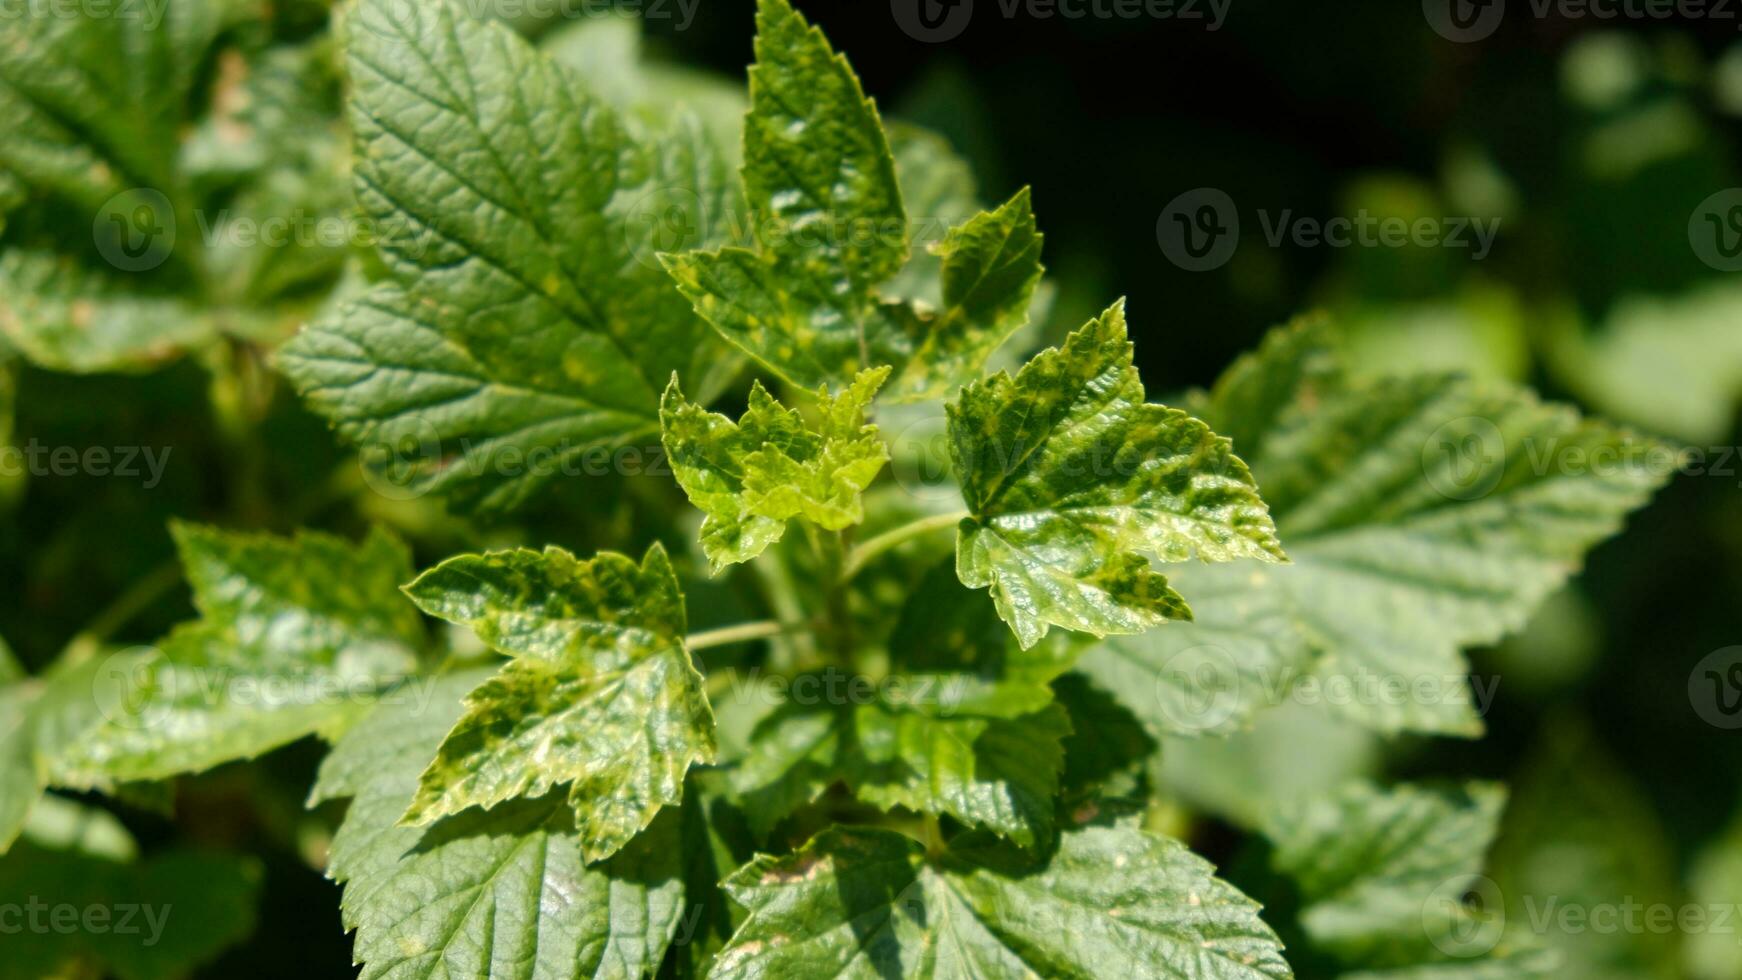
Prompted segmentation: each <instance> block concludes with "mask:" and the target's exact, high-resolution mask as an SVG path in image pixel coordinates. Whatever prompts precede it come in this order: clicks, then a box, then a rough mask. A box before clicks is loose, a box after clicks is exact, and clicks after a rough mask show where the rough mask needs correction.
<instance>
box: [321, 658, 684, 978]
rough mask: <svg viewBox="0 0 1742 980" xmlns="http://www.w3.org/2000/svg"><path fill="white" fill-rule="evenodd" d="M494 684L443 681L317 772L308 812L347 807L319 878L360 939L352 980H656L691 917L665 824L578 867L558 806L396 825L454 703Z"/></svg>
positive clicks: (678, 851) (518, 805)
mask: <svg viewBox="0 0 1742 980" xmlns="http://www.w3.org/2000/svg"><path fill="white" fill-rule="evenodd" d="M488 677H489V673H488V671H484V670H468V671H461V672H458V673H453V674H448V675H445V676H443V677H439V678H435V679H432V680H430V681H429V682H428V683H427V684H426V686H424V687H422V688H420V689H419V690H418V691H417V694H418V696H417V697H405V698H401V699H397V700H395V701H392V702H391V703H386V704H383V705H382V706H381V707H379V708H377V709H376V710H375V711H374V712H373V713H371V714H370V715H369V716H367V717H366V718H364V719H363V720H362V721H360V722H359V723H358V724H357V726H356V727H355V728H354V729H352V730H351V732H350V733H349V734H347V735H346V736H345V738H344V739H342V740H341V741H340V742H339V744H338V745H337V746H336V747H335V748H334V749H333V752H332V754H330V755H328V756H327V758H326V760H325V761H324V762H323V763H322V764H321V770H320V777H319V779H318V780H317V782H316V784H315V788H314V793H313V794H312V796H311V804H312V803H318V802H320V801H323V800H332V799H341V798H347V797H348V798H350V800H351V803H350V808H349V809H348V810H346V811H345V820H344V823H343V824H341V825H340V827H339V830H338V833H336V834H335V835H334V836H333V842H332V848H331V851H330V857H329V860H328V863H327V873H328V874H329V875H330V876H331V877H332V878H333V879H334V880H335V881H338V882H340V883H342V884H343V885H344V886H345V894H344V902H343V911H344V923H345V927H346V928H347V929H353V930H356V934H357V939H356V951H355V954H354V958H355V959H356V961H357V962H358V963H360V964H362V968H363V969H362V976H363V977H364V978H365V980H375V978H381V977H490V976H513V977H525V978H529V980H569V978H572V977H640V976H646V975H649V974H651V973H653V972H654V970H655V969H656V968H657V967H658V965H659V961H660V958H661V957H662V956H664V954H665V949H666V947H667V945H669V944H670V943H671V941H672V937H673V936H674V935H675V934H676V933H677V931H678V929H679V922H680V920H682V919H683V918H684V916H685V909H686V907H687V906H686V901H685V899H686V894H685V883H684V878H683V875H682V870H683V846H684V845H683V842H682V839H681V837H680V835H679V833H678V829H679V827H678V824H679V821H678V820H677V819H676V818H677V817H678V814H677V812H676V811H675V810H674V811H670V812H668V813H667V814H666V815H664V816H662V817H661V818H660V819H657V820H655V821H654V822H653V825H652V826H651V827H649V828H648V829H647V831H646V832H644V833H643V834H641V835H640V836H639V837H637V838H636V840H634V841H633V842H631V843H630V844H629V846H627V847H625V848H624V849H623V850H621V851H619V852H618V853H617V854H615V855H613V856H612V857H611V858H610V859H608V860H606V861H602V862H599V863H596V864H588V863H587V861H586V859H585V856H584V854H583V851H582V847H581V843H582V840H581V838H580V837H579V836H578V835H577V834H576V833H575V827H574V813H573V811H572V810H571V809H570V808H569V807H568V806H566V805H565V804H564V802H563V798H562V796H561V794H560V793H551V794H548V795H546V796H544V797H542V798H538V799H526V800H515V801H512V802H508V803H504V804H502V805H501V806H498V807H496V808H494V809H492V810H488V811H482V810H472V811H468V812H467V813H464V814H461V815H459V816H456V817H451V818H449V819H446V820H443V821H441V822H440V823H438V824H436V825H435V826H433V827H406V826H403V825H401V824H400V823H399V817H400V814H402V813H404V812H405V808H406V806H407V805H408V804H409V803H410V802H411V800H412V797H413V795H414V794H415V793H416V792H417V788H418V774H419V773H420V772H421V771H422V770H423V767H424V765H425V763H427V762H428V761H429V759H430V757H431V756H432V755H434V754H435V752H436V747H437V745H438V744H440V742H441V741H442V737H443V735H444V734H446V733H447V732H448V731H449V730H450V729H451V728H453V726H454V723H455V721H456V720H457V719H458V718H459V716H460V714H461V711H462V707H461V698H462V696H463V695H464V694H465V693H466V691H468V690H470V689H472V688H473V687H475V686H477V685H478V684H480V683H482V682H484V681H485V680H486V678H488ZM688 898H689V900H690V902H695V901H700V900H701V896H694V895H692V896H688ZM690 921H692V924H693V920H690Z"/></svg>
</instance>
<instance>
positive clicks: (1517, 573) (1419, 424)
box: [1083, 323, 1677, 736]
mask: <svg viewBox="0 0 1742 980" xmlns="http://www.w3.org/2000/svg"><path fill="white" fill-rule="evenodd" d="M1333 350H1334V348H1333V346H1332V344H1331V338H1330V335H1329V334H1328V333H1327V328H1325V327H1324V326H1323V325H1319V324H1310V323H1309V324H1303V325H1297V326H1295V327H1292V328H1289V329H1285V330H1282V331H1279V332H1277V333H1275V334H1273V335H1272V336H1271V337H1270V338H1269V339H1268V340H1267V341H1266V342H1265V344H1264V346H1263V347H1262V348H1261V349H1260V350H1259V351H1258V352H1257V353H1256V354H1254V355H1251V356H1249V357H1247V358H1244V359H1242V360H1241V361H1240V362H1238V363H1236V365H1235V366H1234V367H1233V368H1231V369H1230V370H1229V372H1228V373H1227V375H1226V376H1225V377H1224V379H1223V380H1222V381H1221V382H1220V383H1218V385H1217V386H1216V388H1215V390H1214V391H1213V392H1211V393H1210V394H1209V395H1208V396H1207V397H1206V398H1204V399H1203V401H1202V405H1201V406H1200V407H1199V412H1200V414H1201V415H1202V417H1203V418H1204V419H1205V420H1206V421H1207V422H1209V423H1210V424H1211V425H1212V426H1215V427H1216V429H1217V431H1221V432H1229V433H1235V434H1236V436H1235V438H1236V439H1238V440H1240V441H1238V442H1237V443H1236V446H1237V448H1239V449H1240V451H1241V453H1242V458H1244V459H1246V460H1247V461H1248V462H1249V463H1250V464H1251V467H1252V473H1253V475H1254V476H1256V477H1257V480H1258V483H1259V485H1260V486H1262V487H1263V488H1264V496H1265V499H1266V500H1267V501H1268V502H1269V504H1270V508H1271V513H1272V515H1274V517H1275V519H1276V523H1277V528H1278V530H1279V533H1280V534H1281V536H1282V538H1283V539H1284V540H1285V541H1287V542H1288V546H1289V555H1290V557H1291V558H1292V559H1293V564H1291V565H1288V566H1281V567H1261V566H1254V565H1250V564H1237V565H1226V566H1212V567H1207V568H1190V569H1182V570H1181V571H1180V572H1179V574H1178V575H1176V576H1175V580H1174V584H1175V586H1176V587H1178V588H1180V589H1181V590H1182V591H1184V592H1185V593H1186V594H1188V595H1190V596H1192V597H1193V609H1194V612H1195V614H1196V618H1197V622H1194V623H1191V624H1180V625H1178V626H1175V627H1170V628H1169V629H1167V630H1157V631H1155V632H1152V633H1149V634H1146V635H1144V636H1142V637H1140V638H1135V639H1130V640H1120V641H1118V642H1117V643H1116V644H1114V645H1112V646H1111V647H1110V648H1109V649H1107V650H1095V651H1092V652H1091V653H1090V654H1088V655H1086V656H1085V657H1084V660H1083V669H1084V670H1085V671H1087V672H1088V673H1090V674H1091V675H1093V676H1096V677H1099V678H1100V679H1102V681H1103V682H1104V683H1106V684H1107V685H1108V687H1109V689H1113V690H1118V691H1120V692H1121V693H1122V694H1128V695H1129V697H1128V700H1127V703H1128V704H1129V705H1130V706H1131V707H1132V709H1133V710H1135V711H1137V712H1138V714H1139V715H1140V716H1141V717H1143V718H1144V719H1145V721H1146V722H1148V723H1150V724H1151V725H1152V726H1154V727H1155V728H1156V729H1158V730H1160V731H1167V732H1178V733H1183V734H1200V733H1204V732H1210V731H1226V730H1228V729H1229V728H1231V727H1233V726H1235V725H1238V724H1240V723H1242V722H1244V721H1245V720H1246V719H1247V718H1249V717H1250V715H1251V713H1252V712H1253V711H1254V710H1256V709H1257V708H1258V707H1259V706H1260V705H1262V704H1264V703H1266V702H1267V700H1274V699H1278V698H1286V697H1289V696H1290V692H1291V691H1292V690H1293V689H1294V682H1293V680H1294V678H1295V677H1296V676H1298V675H1301V674H1305V673H1309V672H1311V673H1314V674H1316V675H1317V677H1316V679H1315V680H1314V681H1313V683H1317V684H1320V685H1322V687H1321V691H1324V692H1331V691H1333V690H1334V691H1335V692H1338V693H1337V694H1336V696H1335V697H1331V696H1329V695H1328V694H1324V695H1321V700H1322V701H1323V702H1324V703H1329V704H1332V705H1333V706H1334V709H1335V710H1337V711H1339V712H1340V713H1342V714H1344V715H1346V716H1348V717H1350V718H1351V719H1353V720H1356V721H1358V722H1360V723H1362V724H1364V725H1367V726H1370V727H1373V728H1376V729H1379V730H1381V731H1386V732H1393V731H1420V732H1433V733H1439V734H1447V735H1463V736H1470V735H1475V734H1479V733H1480V732H1481V729H1482V723H1481V719H1480V717H1479V715H1478V713H1477V711H1476V708H1475V698H1474V696H1473V694H1472V691H1471V689H1470V686H1469V684H1468V682H1467V679H1466V677H1465V675H1466V674H1467V672H1468V665H1467V664H1466V662H1465V660H1464V658H1463V656H1462V654H1461V652H1460V651H1461V650H1462V649H1463V648H1465V647H1470V646H1478V645H1486V644H1491V643H1495V642H1498V641H1499V640H1500V639H1501V638H1502V637H1504V636H1505V635H1506V634H1507V633H1509V632H1511V631H1513V630H1515V629H1517V628H1519V627H1520V626H1522V625H1523V624H1524V622H1525V620H1526V619H1527V618H1528V617H1529V616H1530V614H1531V613H1532V612H1533V611H1534V610H1535V609H1536V608H1537V606H1538V605H1539V604H1540V603H1541V602H1542V601H1543V600H1544V599H1545V598H1546V597H1547V596H1548V595H1549V594H1550V593H1552V592H1553V591H1555V590H1556V589H1558V588H1559V587H1560V586H1561V585H1562V584H1564V583H1565V582H1566V580H1567V579H1568V578H1569V577H1570V576H1571V575H1572V574H1573V573H1574V572H1576V571H1577V570H1578V568H1579V566H1580V564H1581V562H1582V559H1583V556H1584V554H1585V552H1586V551H1588V550H1589V549H1590V548H1591V547H1593V546H1594V545H1595V544H1596V543H1598V542H1599V541H1601V540H1603V539H1604V538H1606V537H1608V536H1610V535H1612V534H1614V533H1615V532H1616V531H1617V530H1619V529H1620V526H1621V522H1622V519H1623V518H1624V517H1625V515H1626V514H1627V513H1628V512H1629V511H1631V510H1634V509H1636V508H1638V507H1639V506H1641V505H1643V504H1644V503H1645V502H1646V500H1647V499H1648V498H1649V497H1650V495H1651V493H1652V491H1653V490H1655V489H1656V488H1657V487H1659V486H1661V485H1662V483H1663V482H1664V481H1665V479H1666V478H1667V476H1668V473H1669V472H1670V470H1672V469H1673V468H1674V465H1675V463H1676V461H1677V456H1676V454H1675V453H1674V452H1673V451H1671V450H1669V449H1668V448H1667V447H1665V446H1662V445H1661V444H1659V443H1656V442H1654V441H1652V440H1649V439H1643V438H1640V437H1638V436H1636V435H1634V434H1632V433H1629V432H1627V431H1625V430H1621V429H1616V428H1613V427H1611V426H1608V425H1605V424H1603V423H1600V422H1595V421H1590V420H1585V419H1581V418H1580V417H1579V416H1578V414H1577V413H1576V412H1574V411H1572V410H1571V409H1569V408H1565V407H1560V406H1554V405H1549V404H1544V403H1542V402H1540V401H1538V400H1537V399H1536V398H1535V397H1534V396H1533V395H1531V394H1530V393H1529V392H1527V391H1524V390H1522V389H1519V388H1514V387H1511V386H1508V385H1504V384H1500V383H1493V382H1478V381H1471V380H1467V379H1462V378H1458V377H1452V376H1440V375H1417V376H1413V377H1399V378H1385V379H1379V380H1375V381H1353V380H1350V379H1348V378H1346V377H1345V376H1344V375H1343V373H1342V372H1341V370H1340V367H1339V365H1338V363H1337V361H1336V360H1335V358H1334V354H1333ZM1569 461H1570V462H1569ZM1188 651H1196V653H1191V654H1190V656H1189V658H1188V659H1195V660H1198V661H1204V660H1208V661H1212V662H1214V663H1215V664H1218V665H1220V666H1215V667H1213V668H1212V669H1211V670H1209V671H1208V673H1207V674H1206V675H1205V676H1206V677H1207V680H1204V681H1201V682H1193V681H1192V680H1191V679H1190V678H1186V679H1185V682H1184V683H1183V684H1175V683H1174V682H1173V681H1169V680H1167V678H1168V677H1169V676H1173V675H1174V673H1175V672H1174V671H1173V669H1172V667H1170V665H1171V664H1173V663H1174V662H1175V660H1176V658H1178V657H1179V656H1181V654H1182V653H1185V652H1188ZM1315 657H1318V658H1320V660H1319V663H1317V664H1316V665H1315V664H1314V662H1313V661H1314V658H1315ZM1157 685H1163V686H1171V687H1174V688H1176V690H1175V691H1174V692H1173V693H1171V694H1170V693H1165V692H1164V693H1161V694H1157V695H1154V696H1152V692H1155V691H1157ZM1421 692H1425V693H1421ZM1180 698H1188V699H1192V700H1195V701H1196V702H1198V703H1200V704H1202V703H1217V704H1221V705H1222V706H1223V708H1224V709H1225V710H1218V711H1217V712H1215V713H1214V714H1213V715H1212V716H1209V717H1208V719H1206V716H1204V715H1203V714H1201V713H1200V714H1198V715H1195V716H1193V717H1190V718H1188V719H1187V720H1186V722H1185V723H1183V724H1182V722H1181V720H1180V715H1179V712H1178V711H1177V710H1175V709H1174V708H1173V707H1172V706H1173V705H1177V704H1178V703H1179V699H1180Z"/></svg>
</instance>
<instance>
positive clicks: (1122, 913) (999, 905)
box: [714, 827, 1291, 980]
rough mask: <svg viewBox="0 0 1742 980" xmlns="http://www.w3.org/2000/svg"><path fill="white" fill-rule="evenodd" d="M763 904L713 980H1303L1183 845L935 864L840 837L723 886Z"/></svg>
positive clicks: (916, 850) (1082, 840)
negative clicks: (996, 979) (1114, 979)
mask: <svg viewBox="0 0 1742 980" xmlns="http://www.w3.org/2000/svg"><path fill="white" fill-rule="evenodd" d="M725 887H726V890H727V891H728V892H729V893H730V894H731V895H732V897H733V898H734V899H735V900H737V901H738V902H740V903H742V904H743V905H744V906H745V907H746V908H748V909H749V910H750V915H749V918H748V919H747V920H745V922H744V925H743V926H742V927H741V928H740V929H739V930H738V933H737V935H735V936H734V937H733V938H732V944H731V945H730V946H728V947H727V948H726V950H725V951H724V952H723V953H721V954H720V957H719V959H718V960H717V961H716V963H715V967H714V975H715V976H717V977H720V978H722V980H735V978H762V977H770V978H772V977H792V976H812V975H818V976H839V977H867V978H869V977H887V976H904V977H914V978H963V980H966V978H969V977H985V976H1043V977H1061V978H1062V977H1081V978H1093V977H1106V976H1129V977H1140V976H1156V975H1158V972H1159V971H1161V970H1167V971H1169V972H1170V973H1171V974H1172V975H1177V976H1182V977H1185V976H1190V977H1199V978H1204V980H1236V978H1237V980H1260V978H1270V980H1280V978H1285V977H1289V976H1291V974H1290V972H1289V969H1288V966H1287V964H1285V963H1284V962H1283V960H1282V955H1281V944H1280V943H1279V942H1277V940H1276V937H1275V935H1274V934H1272V933H1271V931H1270V930H1269V929H1268V928H1267V927H1266V926H1265V925H1264V924H1263V923H1262V922H1260V921H1259V919H1258V907H1257V905H1256V904H1254V903H1253V902H1252V901H1251V900H1250V899H1247V898H1246V897H1245V896H1243V895H1241V894H1240V893H1239V892H1238V891H1236V890H1235V889H1233V888H1232V887H1230V886H1229V885H1227V884H1225V883H1224V882H1222V881H1220V880H1218V879H1216V878H1214V877H1212V869H1211V867H1210V866H1209V864H1208V863H1206V862H1205V861H1203V860H1202V859H1200V858H1198V857H1197V856H1195V855H1193V854H1192V853H1191V852H1190V851H1189V850H1187V849H1186V847H1185V846H1184V845H1183V844H1180V843H1178V842H1177V841H1173V840H1169V839H1167V838H1164V837H1158V836H1154V835H1151V834H1146V833H1143V832H1142V831H1138V830H1129V829H1115V828H1107V827H1084V828H1080V829H1077V830H1072V831H1068V832H1066V833H1065V834H1064V835H1063V836H1062V838H1061V839H1060V841H1059V846H1058V850H1057V851H1056V852H1055V853H1053V854H1052V855H1051V856H1050V857H1049V858H1047V859H1046V860H1044V861H1036V860H1035V859H1033V858H1031V857H1028V856H1025V855H1023V854H1022V853H1021V852H1013V851H1011V850H1010V849H1009V848H1008V847H1001V846H998V845H996V844H987V843H985V842H984V841H977V840H974V839H973V838H972V837H968V838H958V839H957V841H956V842H955V843H954V844H952V845H951V847H950V849H949V850H947V851H946V852H945V853H943V854H942V855H940V856H938V857H937V858H935V859H928V858H927V856H926V852H925V849H924V848H923V847H921V846H920V845H919V844H918V843H916V842H914V841H913V840H911V839H909V838H907V837H905V836H902V835H901V834H897V833H893V832H891V831H886V830H872V829H861V828H841V827H837V828H832V829H830V830H826V831H824V832H823V833H821V834H819V835H817V836H816V837H815V838H813V839H812V840H811V841H810V843H808V844H806V845H805V846H804V847H803V848H802V849H801V850H799V851H797V852H796V853H794V854H791V855H788V856H785V857H772V856H767V857H760V858H757V859H756V860H755V861H752V862H751V863H750V864H748V865H746V866H745V867H744V868H743V869H741V870H739V871H738V872H737V873H736V874H734V875H733V876H732V877H730V878H728V879H726V883H725Z"/></svg>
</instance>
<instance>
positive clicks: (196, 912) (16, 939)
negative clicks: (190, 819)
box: [0, 846, 261, 980]
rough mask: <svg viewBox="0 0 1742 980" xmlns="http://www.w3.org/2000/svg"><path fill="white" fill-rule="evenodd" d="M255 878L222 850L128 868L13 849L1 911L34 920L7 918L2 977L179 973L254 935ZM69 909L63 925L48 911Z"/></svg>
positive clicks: (167, 979) (68, 854)
mask: <svg viewBox="0 0 1742 980" xmlns="http://www.w3.org/2000/svg"><path fill="white" fill-rule="evenodd" d="M260 879H261V869H260V867H259V866H258V865H257V864H256V863H255V862H254V861H253V860H252V859H249V858H244V857H238V856H235V855H228V854H218V853H195V852H172V853H168V854H162V855H158V856H154V857H152V858H150V859H149V860H146V861H144V862H141V863H139V864H127V863H121V862H118V861H114V860H109V859H106V858H102V857H95V856H91V855H88V854H83V853H79V852H76V851H59V850H49V849H44V848H40V847H36V846H28V847H23V846H21V847H19V848H18V849H17V850H15V851H14V852H12V853H11V854H9V855H7V856H6V857H5V858H4V859H0V907H6V908H9V909H17V910H18V912H19V914H20V915H21V916H22V917H29V916H35V917H36V925H35V926H34V927H32V926H31V923H30V922H29V920H28V918H25V920H24V921H18V922H16V923H15V924H9V925H11V926H12V929H11V931H12V932H13V933H14V934H12V935H8V936H7V937H6V955H5V956H4V957H0V978H5V980H13V978H17V980H39V978H41V977H48V976H97V975H101V976H113V977H119V978H121V980H173V978H176V977H184V976H187V975H189V974H190V973H191V972H193V970H194V969H195V968H196V967H198V966H200V965H202V964H205V963H208V962H210V961H211V960H212V959H214V958H215V957H216V956H217V955H218V954H219V953H220V952H222V951H223V950H225V949H226V948H228V947H230V946H233V945H235V944H236V943H238V942H240V941H241V940H243V939H244V938H246V937H247V936H248V935H249V934H250V933H252V932H253V931H254V906H255V901H256V893H257V892H258V891H259V886H260ZM33 907H34V908H35V909H36V911H34V912H32V911H31V909H32V908H33ZM68 907H70V908H72V909H73V910H75V912H76V913H77V915H78V918H77V919H76V920H75V923H76V924H75V925H74V926H73V928H70V929H68V928H63V927H62V926H57V925H56V924H55V923H56V919H55V918H54V917H53V916H54V914H55V913H54V910H55V909H60V908H68ZM93 910H96V911H93ZM98 916H100V918H99V917H98ZM59 921H60V922H61V923H62V925H64V923H65V921H66V920H65V919H64V918H62V919H60V920H59Z"/></svg>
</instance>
